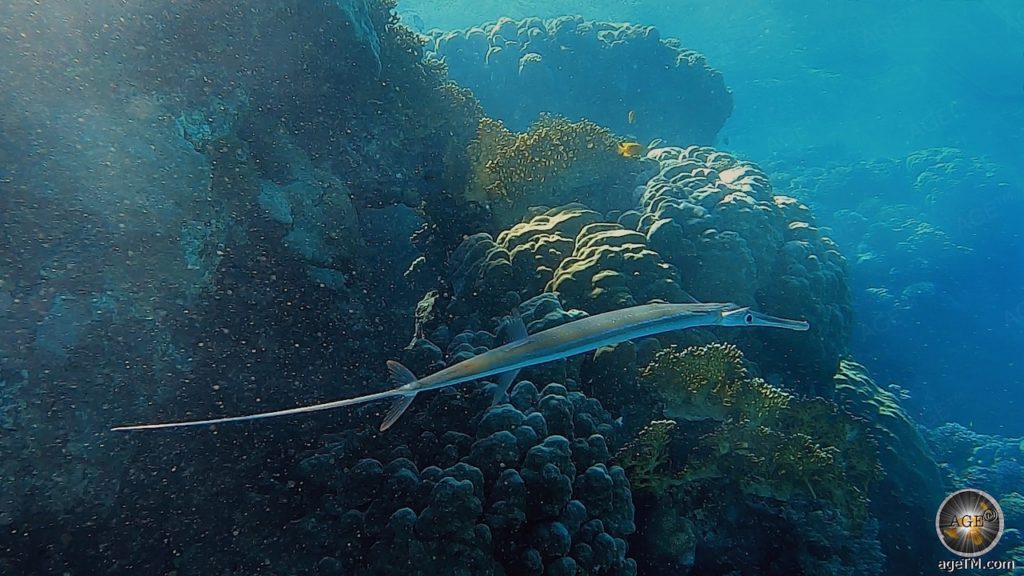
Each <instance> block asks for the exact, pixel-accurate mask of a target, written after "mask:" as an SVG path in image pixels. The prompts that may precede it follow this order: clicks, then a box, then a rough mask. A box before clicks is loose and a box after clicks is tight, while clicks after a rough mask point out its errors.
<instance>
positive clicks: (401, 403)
mask: <svg viewBox="0 0 1024 576" xmlns="http://www.w3.org/2000/svg"><path fill="white" fill-rule="evenodd" d="M395 364H398V362H395ZM398 365H399V366H401V364H398ZM415 399H416V393H415V392H413V393H412V394H409V395H408V396H402V397H401V398H398V399H397V400H395V401H394V402H392V403H391V408H390V409H389V410H388V414H387V416H385V417H384V421H383V422H381V423H380V431H381V432H384V431H385V430H387V429H388V428H391V425H392V424H394V423H395V422H398V419H399V418H401V417H402V414H404V413H405V411H406V409H407V408H409V405H410V404H412V401H413V400H415Z"/></svg>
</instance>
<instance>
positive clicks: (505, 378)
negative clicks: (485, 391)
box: [491, 370, 519, 406]
mask: <svg viewBox="0 0 1024 576" xmlns="http://www.w3.org/2000/svg"><path fill="white" fill-rule="evenodd" d="M518 375H519V370H509V371H508V372H502V373H501V374H499V375H498V382H497V384H496V385H495V386H494V395H493V396H491V406H497V405H498V404H501V403H502V402H504V401H505V400H507V399H508V389H509V387H510V386H512V382H515V379H516V376H518Z"/></svg>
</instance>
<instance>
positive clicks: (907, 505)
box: [834, 359, 947, 570]
mask: <svg viewBox="0 0 1024 576" xmlns="http://www.w3.org/2000/svg"><path fill="white" fill-rule="evenodd" d="M834 383H835V400H836V403H837V404H839V405H840V406H842V407H843V408H844V409H845V410H846V411H848V412H849V413H851V414H854V415H856V416H858V417H860V418H863V419H864V420H865V421H866V422H867V423H868V428H867V433H868V434H869V435H870V436H871V438H872V439H873V440H874V441H875V443H876V444H877V445H878V452H879V462H880V463H881V465H882V470H883V471H884V473H885V475H884V476H883V478H882V479H881V481H880V482H879V483H878V484H877V486H876V487H875V489H874V490H873V491H872V493H871V505H872V510H873V511H874V512H875V514H876V516H877V518H878V519H879V522H880V530H881V534H882V541H883V543H884V551H885V554H886V556H888V557H889V562H890V563H889V566H893V567H897V568H900V569H904V568H902V567H904V566H905V567H906V568H905V569H906V570H909V569H911V566H912V565H914V564H915V563H920V558H921V557H931V556H934V555H935V554H936V552H938V548H939V547H938V543H937V541H936V540H935V538H934V537H932V536H931V535H928V534H920V533H918V532H915V531H914V530H913V526H919V525H921V524H922V523H926V522H931V521H933V519H934V517H935V510H936V509H937V507H938V505H939V504H941V503H942V499H943V498H944V497H945V488H947V486H946V485H945V483H944V481H943V477H942V475H941V474H940V471H939V467H938V465H937V464H936V463H935V460H934V459H933V457H932V453H931V451H930V450H929V449H928V446H927V444H926V443H925V440H924V438H922V436H921V434H920V432H918V428H917V424H916V423H915V422H914V421H913V419H912V418H911V417H910V416H909V415H908V414H907V412H906V411H905V410H904V409H903V407H902V406H901V405H900V400H899V398H897V396H896V395H894V394H893V393H892V392H890V391H889V390H885V389H883V388H881V387H880V386H878V385H877V384H875V382H874V381H873V380H872V379H871V377H870V375H869V374H868V371H867V369H866V368H864V366H862V365H860V364H858V363H856V362H854V361H852V360H849V359H844V360H843V361H842V362H841V363H840V366H839V370H838V371H837V372H836V375H835V378H834ZM893 506H899V507H900V510H901V511H902V512H901V513H900V514H899V515H891V514H888V513H887V511H888V510H891V509H892V507H893ZM911 551H913V552H911Z"/></svg>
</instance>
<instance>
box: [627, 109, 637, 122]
mask: <svg viewBox="0 0 1024 576" xmlns="http://www.w3.org/2000/svg"><path fill="white" fill-rule="evenodd" d="M626 121H627V122H629V123H630V124H634V123H636V110H630V111H629V113H628V114H626Z"/></svg>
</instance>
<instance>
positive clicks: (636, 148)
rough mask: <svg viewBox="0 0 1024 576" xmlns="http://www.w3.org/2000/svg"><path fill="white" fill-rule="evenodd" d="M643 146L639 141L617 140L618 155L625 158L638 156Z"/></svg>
mask: <svg viewBox="0 0 1024 576" xmlns="http://www.w3.org/2000/svg"><path fill="white" fill-rule="evenodd" d="M643 150H644V147H643V145H642V144H640V143H639V142H619V156H625V157H626V158H639V157H640V154H642V153H643Z"/></svg>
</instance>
